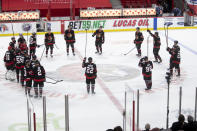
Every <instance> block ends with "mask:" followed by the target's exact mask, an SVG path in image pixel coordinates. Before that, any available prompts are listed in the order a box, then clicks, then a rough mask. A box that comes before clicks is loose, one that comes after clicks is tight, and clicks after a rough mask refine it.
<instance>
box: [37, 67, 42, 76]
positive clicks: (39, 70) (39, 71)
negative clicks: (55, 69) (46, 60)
mask: <svg viewBox="0 0 197 131" xmlns="http://www.w3.org/2000/svg"><path fill="white" fill-rule="evenodd" d="M41 75H42V72H41V69H40V67H38V76H41Z"/></svg>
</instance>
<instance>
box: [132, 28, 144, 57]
mask: <svg viewBox="0 0 197 131" xmlns="http://www.w3.org/2000/svg"><path fill="white" fill-rule="evenodd" d="M143 40H144V36H143V34H142V32H140V28H139V27H137V28H136V32H135V40H134V44H135V46H136V48H137V52H138V54H136V55H137V56H141V55H142V53H141V44H142V42H143Z"/></svg>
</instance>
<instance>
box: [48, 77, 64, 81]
mask: <svg viewBox="0 0 197 131" xmlns="http://www.w3.org/2000/svg"><path fill="white" fill-rule="evenodd" d="M46 78H48V79H51V80H54V81H58V82H60V81H63V80H56V79H54V78H51V77H48V76H46Z"/></svg>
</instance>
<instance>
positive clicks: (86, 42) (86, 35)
mask: <svg viewBox="0 0 197 131" xmlns="http://www.w3.org/2000/svg"><path fill="white" fill-rule="evenodd" d="M85 30H86V44H85V57H86V48H87V41H88V40H87V39H88V37H87V30H88V29H87V28H86V29H85Z"/></svg>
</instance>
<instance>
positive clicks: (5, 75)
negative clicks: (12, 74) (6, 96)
mask: <svg viewBox="0 0 197 131" xmlns="http://www.w3.org/2000/svg"><path fill="white" fill-rule="evenodd" d="M7 74H8V70H7V71H6V73H5V79H6V80H8V77H7Z"/></svg>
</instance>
